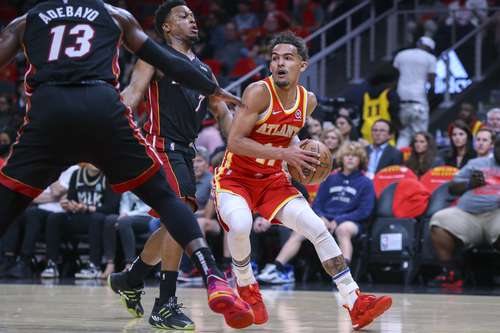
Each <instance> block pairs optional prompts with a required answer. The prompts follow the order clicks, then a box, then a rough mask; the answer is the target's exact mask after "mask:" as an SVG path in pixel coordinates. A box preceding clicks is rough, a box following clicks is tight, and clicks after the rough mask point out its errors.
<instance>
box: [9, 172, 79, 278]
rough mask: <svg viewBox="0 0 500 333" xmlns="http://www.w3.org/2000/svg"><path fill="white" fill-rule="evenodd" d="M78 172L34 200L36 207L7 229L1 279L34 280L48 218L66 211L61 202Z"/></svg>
mask: <svg viewBox="0 0 500 333" xmlns="http://www.w3.org/2000/svg"><path fill="white" fill-rule="evenodd" d="M77 168H78V167H77V166H73V167H70V168H69V169H67V170H66V171H64V172H63V173H62V174H61V176H60V177H59V179H58V180H57V181H56V182H54V183H52V184H51V185H50V186H49V187H48V188H46V189H45V190H44V191H43V192H42V193H41V194H40V195H39V196H38V197H36V198H35V200H33V203H34V205H32V206H30V207H29V208H28V209H26V210H25V211H24V213H23V214H22V215H21V216H20V217H19V218H18V219H17V220H16V222H14V223H13V224H12V225H11V226H10V227H9V229H7V233H6V234H5V235H4V237H3V238H2V240H3V243H4V246H3V250H4V255H5V258H6V260H5V262H4V264H3V265H2V266H0V277H1V276H7V277H14V278H19V279H22V278H31V277H32V276H33V274H34V273H35V271H34V267H33V260H34V254H35V245H36V242H37V240H38V238H39V237H40V233H41V232H43V230H44V229H45V224H46V222H47V218H48V216H49V215H50V214H52V213H60V212H62V211H63V209H62V207H61V205H60V204H59V200H60V199H61V197H62V196H64V195H65V194H66V192H67V191H68V186H69V179H70V177H71V175H72V173H73V171H75V169H77ZM21 231H23V232H22V237H21V238H22V241H21V250H20V253H19V256H18V257H16V249H17V247H18V239H19V236H20V234H21ZM16 258H17V260H16Z"/></svg>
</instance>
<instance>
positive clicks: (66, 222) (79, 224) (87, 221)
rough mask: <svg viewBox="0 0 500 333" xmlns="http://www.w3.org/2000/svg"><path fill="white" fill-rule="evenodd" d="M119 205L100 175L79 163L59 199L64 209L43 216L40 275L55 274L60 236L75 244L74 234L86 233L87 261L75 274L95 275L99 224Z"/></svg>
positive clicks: (118, 201) (114, 194)
mask: <svg viewBox="0 0 500 333" xmlns="http://www.w3.org/2000/svg"><path fill="white" fill-rule="evenodd" d="M119 204H120V195H119V194H117V193H115V192H114V191H113V190H112V189H111V187H110V186H109V184H108V183H107V180H106V177H105V176H104V174H103V173H102V172H101V171H100V170H99V169H97V168H96V167H95V166H93V165H92V164H89V163H83V164H82V165H81V167H80V168H79V169H78V170H76V171H74V172H73V174H72V175H71V179H70V182H69V188H68V195H67V198H63V199H62V200H61V207H62V208H63V210H64V212H63V213H54V214H51V215H50V216H49V217H48V219H47V227H46V237H45V242H46V244H47V259H48V262H47V266H46V268H45V269H44V271H43V272H42V278H57V277H59V271H58V269H57V265H56V262H58V259H59V245H60V244H61V238H62V236H65V237H66V239H67V240H70V241H72V242H73V243H74V242H76V243H77V242H78V240H77V239H76V237H75V236H76V235H77V234H85V235H87V236H88V242H89V251H90V262H87V263H85V264H84V266H83V267H82V269H81V270H80V271H79V272H78V273H76V274H75V277H76V278H90V279H94V278H97V277H99V275H100V266H101V245H102V244H101V240H102V226H103V224H104V219H105V218H106V216H107V215H109V214H116V213H117V212H118V209H119Z"/></svg>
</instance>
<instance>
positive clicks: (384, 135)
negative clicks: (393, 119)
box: [372, 121, 391, 146]
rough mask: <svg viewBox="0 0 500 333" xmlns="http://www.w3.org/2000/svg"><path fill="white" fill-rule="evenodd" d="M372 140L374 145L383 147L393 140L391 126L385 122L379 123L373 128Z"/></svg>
mask: <svg viewBox="0 0 500 333" xmlns="http://www.w3.org/2000/svg"><path fill="white" fill-rule="evenodd" d="M372 138H373V144H374V145H376V146H380V145H383V144H384V143H386V142H387V141H389V140H390V139H391V133H390V132H389V125H387V124H386V123H384V122H381V121H377V122H376V123H375V124H373V126H372Z"/></svg>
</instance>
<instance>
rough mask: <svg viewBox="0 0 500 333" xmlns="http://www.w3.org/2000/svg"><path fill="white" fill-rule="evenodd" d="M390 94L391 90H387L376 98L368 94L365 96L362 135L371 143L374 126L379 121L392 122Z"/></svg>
mask: <svg viewBox="0 0 500 333" xmlns="http://www.w3.org/2000/svg"><path fill="white" fill-rule="evenodd" d="M388 94H389V89H385V90H384V91H382V92H381V93H380V95H378V96H377V97H376V98H371V97H370V94H369V93H367V92H365V93H364V95H363V114H362V122H363V126H362V127H361V135H362V136H363V138H364V139H365V140H366V141H368V142H369V143H373V138H372V125H373V124H374V123H375V122H376V121H377V120H379V119H385V120H388V121H391V114H390V113H389V99H388V97H387V95H388Z"/></svg>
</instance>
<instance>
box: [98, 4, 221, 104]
mask: <svg viewBox="0 0 500 333" xmlns="http://www.w3.org/2000/svg"><path fill="white" fill-rule="evenodd" d="M106 8H107V9H108V11H109V13H110V15H111V16H112V17H113V18H114V19H115V21H116V22H117V23H118V25H119V26H120V28H121V29H122V32H123V42H124V44H125V46H126V47H127V48H128V49H130V51H132V52H133V53H135V54H137V56H138V57H139V58H141V59H142V60H144V61H146V62H148V63H149V64H151V65H153V66H154V67H157V68H159V69H160V70H161V71H163V72H164V73H168V74H169V75H171V76H172V77H173V78H174V79H175V80H176V81H178V82H180V83H183V84H186V85H187V86H189V87H190V88H192V89H195V90H198V91H200V92H202V93H203V94H205V95H212V94H216V93H217V91H218V90H219V89H218V86H217V85H216V84H215V82H213V81H212V80H210V79H208V78H207V77H206V76H205V75H203V74H202V73H201V71H198V69H196V68H195V67H194V66H192V65H191V64H190V63H189V61H187V59H185V58H184V57H182V55H181V54H180V53H179V52H177V51H175V50H174V49H173V48H171V47H168V46H166V47H164V48H163V47H161V46H160V45H158V43H156V42H154V41H153V40H152V39H150V38H149V37H148V36H147V35H146V34H145V33H144V31H143V30H142V28H141V26H140V25H139V23H138V22H137V20H136V19H135V18H134V17H133V16H132V14H130V13H129V12H128V11H126V10H124V9H121V8H117V7H113V6H110V5H107V6H106Z"/></svg>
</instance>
